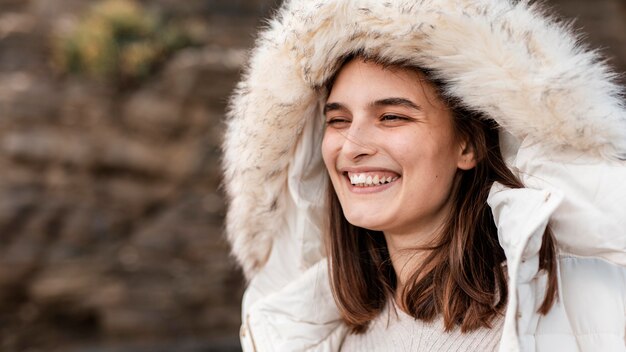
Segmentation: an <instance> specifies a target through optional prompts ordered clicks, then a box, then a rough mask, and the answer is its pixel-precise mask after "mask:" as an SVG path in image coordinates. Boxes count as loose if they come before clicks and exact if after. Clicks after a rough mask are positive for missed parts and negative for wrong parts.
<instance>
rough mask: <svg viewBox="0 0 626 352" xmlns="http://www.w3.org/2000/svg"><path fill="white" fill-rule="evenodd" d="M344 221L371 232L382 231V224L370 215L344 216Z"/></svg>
mask: <svg viewBox="0 0 626 352" xmlns="http://www.w3.org/2000/svg"><path fill="white" fill-rule="evenodd" d="M345 217H346V220H348V222H349V223H350V224H352V225H354V226H358V227H361V228H364V229H367V230H372V231H383V227H384V226H383V225H382V224H383V222H382V221H381V220H380V219H377V218H375V217H372V215H371V213H370V214H362V213H360V212H359V214H346V215H345Z"/></svg>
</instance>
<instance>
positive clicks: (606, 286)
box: [534, 255, 626, 351]
mask: <svg viewBox="0 0 626 352" xmlns="http://www.w3.org/2000/svg"><path fill="white" fill-rule="evenodd" d="M559 274H560V287H559V298H558V300H557V302H556V303H555V305H554V307H553V308H552V309H551V310H550V312H548V314H547V315H545V316H540V318H539V320H538V324H537V331H536V333H535V334H534V337H535V340H536V346H537V347H538V350H581V351H623V350H624V344H625V335H624V334H625V332H626V267H624V266H620V265H617V264H614V263H611V262H609V261H607V260H604V259H601V258H592V257H579V256H571V255H562V256H561V257H560V258H559ZM539 347H541V348H539ZM570 348H571V349H570Z"/></svg>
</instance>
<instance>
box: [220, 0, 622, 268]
mask: <svg viewBox="0 0 626 352" xmlns="http://www.w3.org/2000/svg"><path fill="white" fill-rule="evenodd" d="M359 50H360V51H363V52H364V53H365V54H366V55H372V56H375V57H381V58H383V59H384V60H387V61H389V62H399V61H402V62H408V63H411V64H415V65H416V66H420V67H424V68H427V69H430V70H432V71H433V72H434V74H435V75H437V77H438V78H441V79H442V80H444V81H445V82H447V83H448V84H449V87H448V91H447V92H446V93H447V94H450V95H451V96H455V97H458V98H460V99H461V100H462V101H463V102H464V104H466V105H467V106H468V107H470V108H472V109H476V110H479V111H482V112H484V113H486V115H487V116H489V117H490V118H493V119H494V120H495V121H497V122H498V123H499V124H500V125H501V126H502V127H504V128H505V129H506V130H507V131H508V132H510V133H511V134H512V135H513V136H515V137H517V138H518V139H520V140H522V139H524V138H528V139H529V140H533V141H537V142H539V143H541V144H543V145H545V146H546V147H548V148H556V149H559V148H563V147H567V148H574V149H576V150H580V151H584V152H586V153H594V154H600V155H603V156H605V157H616V156H617V157H619V156H622V157H623V156H624V155H626V113H625V109H624V106H623V102H622V99H621V96H620V88H619V87H618V86H617V85H616V84H615V83H614V82H613V81H612V79H613V74H612V73H611V71H610V70H609V69H608V68H607V66H606V65H605V64H604V63H602V62H601V60H600V59H599V56H598V55H597V54H596V53H595V52H592V51H587V50H586V49H585V48H583V47H581V45H580V44H579V43H578V42H577V39H576V37H574V36H572V35H571V34H570V33H569V31H568V29H567V28H564V26H563V25H561V24H558V23H557V22H556V21H554V20H552V19H550V18H547V17H546V16H545V15H544V14H542V13H541V11H540V10H539V9H538V8H537V7H536V6H532V5H529V4H528V3H527V1H520V2H517V1H516V2H513V1H508V0H421V1H418V0H412V1H402V0H394V1H391V0H386V1H381V0H327V1H322V0H293V1H287V2H286V3H285V4H284V5H283V7H282V8H281V9H280V11H279V12H278V13H277V16H276V17H275V18H274V19H273V20H271V21H270V23H269V28H267V29H266V30H265V31H263V32H262V33H261V34H260V37H259V39H258V40H257V45H256V48H255V49H254V51H253V52H252V57H251V60H250V63H249V66H248V69H247V71H246V73H245V75H244V77H243V79H242V81H241V82H240V83H239V85H238V86H237V88H236V90H235V93H234V95H233V97H232V100H231V102H230V108H229V111H228V113H227V132H226V137H225V142H224V169H225V184H226V191H227V195H228V198H229V201H230V205H229V211H228V215H227V220H226V221H227V233H228V239H229V240H230V242H231V244H232V246H233V253H234V254H235V256H236V257H237V259H238V261H239V263H240V264H241V265H242V266H243V268H244V272H245V274H246V276H247V277H251V276H252V275H253V274H254V273H255V272H256V271H258V270H259V269H260V268H261V267H262V266H263V264H264V262H265V260H266V258H267V257H268V255H269V252H270V250H271V245H272V236H273V234H275V233H277V231H278V229H277V226H279V225H278V224H277V222H276V219H279V218H280V217H281V214H283V213H284V210H285V209H284V207H285V205H284V204H282V203H281V202H280V200H279V195H280V194H281V192H284V190H285V187H286V175H287V169H288V165H289V164H290V159H291V158H292V156H293V153H294V146H295V145H296V143H297V141H298V138H299V136H300V134H301V131H302V128H303V126H304V122H305V121H306V119H310V118H321V112H320V110H319V92H320V89H319V87H321V86H322V85H323V84H324V82H325V81H326V80H327V79H329V77H331V76H332V75H333V74H334V72H335V71H336V69H337V66H338V63H339V62H340V60H341V58H342V57H344V56H345V55H346V54H349V53H351V52H355V51H359ZM261 181H262V182H261Z"/></svg>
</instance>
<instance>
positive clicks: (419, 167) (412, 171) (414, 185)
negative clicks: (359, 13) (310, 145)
mask: <svg viewBox="0 0 626 352" xmlns="http://www.w3.org/2000/svg"><path fill="white" fill-rule="evenodd" d="M324 111H325V116H326V127H325V128H326V130H325V133H324V140H323V142H322V154H323V158H324V163H325V164H326V168H327V169H328V173H329V174H330V179H331V181H332V184H333V186H334V188H335V191H336V193H337V196H338V198H339V201H340V203H341V207H342V209H343V212H344V215H345V217H346V219H347V220H348V221H349V222H350V223H351V224H353V225H356V226H359V227H363V228H367V229H371V230H378V231H384V232H385V234H388V233H392V234H393V233H396V234H405V233H414V232H422V231H431V230H432V231H435V230H436V229H437V228H438V227H439V226H440V225H441V224H442V222H443V221H444V219H445V217H446V216H447V214H448V212H449V207H450V194H451V190H452V187H453V184H454V179H455V174H456V172H457V169H459V168H461V169H470V168H472V167H473V166H474V160H473V154H472V153H471V151H470V152H468V151H467V150H466V148H465V143H464V142H462V141H460V140H459V138H457V137H456V135H455V132H454V128H453V119H452V116H451V113H450V110H449V109H448V108H447V107H446V106H445V104H444V103H443V102H442V101H441V99H440V98H439V97H438V95H437V94H436V91H435V89H434V87H433V86H432V85H431V84H430V83H429V82H427V81H425V79H424V77H423V75H422V74H420V73H418V72H416V71H413V70H409V69H403V68H383V67H382V66H380V65H378V64H375V63H371V62H364V61H363V60H362V59H355V60H352V61H350V62H349V63H347V64H346V65H345V66H344V67H343V68H342V69H341V71H340V72H339V74H338V76H337V78H336V80H335V82H334V85H333V87H332V90H331V92H330V95H329V97H328V100H327V103H326V105H325V107H324Z"/></svg>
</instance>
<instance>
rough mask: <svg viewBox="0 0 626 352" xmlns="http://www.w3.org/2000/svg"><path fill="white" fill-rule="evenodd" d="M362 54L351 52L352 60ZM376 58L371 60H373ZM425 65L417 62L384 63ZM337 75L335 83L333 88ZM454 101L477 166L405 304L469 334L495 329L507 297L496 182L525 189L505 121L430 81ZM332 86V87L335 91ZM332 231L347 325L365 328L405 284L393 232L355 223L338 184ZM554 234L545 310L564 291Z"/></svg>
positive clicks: (544, 250)
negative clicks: (389, 241) (507, 148)
mask: <svg viewBox="0 0 626 352" xmlns="http://www.w3.org/2000/svg"><path fill="white" fill-rule="evenodd" d="M354 57H362V56H361V55H358V56H354V55H353V56H350V57H348V58H346V59H345V60H344V61H343V63H346V62H348V61H350V60H351V59H353V58H354ZM367 60H371V59H367ZM373 61H375V62H377V63H381V64H382V65H384V66H394V67H397V66H400V67H406V68H409V69H413V70H418V71H419V72H421V73H423V74H424V75H425V76H426V77H429V73H428V72H426V71H425V70H422V69H417V68H415V67H412V66H407V65H398V64H397V63H394V64H391V65H390V64H389V63H382V62H380V60H376V59H374V60H373ZM333 81H334V80H330V81H329V83H328V85H327V86H326V87H327V88H331V87H332V84H333ZM430 81H431V83H433V84H434V86H435V87H436V88H437V89H438V90H439V92H440V94H439V95H440V96H441V97H442V98H443V99H444V100H445V102H446V103H447V105H448V106H449V107H450V109H451V112H452V115H453V119H454V128H455V129H456V132H457V133H458V134H459V135H460V136H461V137H463V138H465V139H466V140H467V141H468V143H469V144H471V145H472V146H473V148H474V151H475V155H476V160H477V165H476V167H474V168H472V169H471V170H467V171H462V170H459V171H458V175H457V182H456V184H455V186H454V189H453V190H452V194H451V197H452V199H453V205H452V209H451V211H450V214H449V215H448V221H446V223H445V225H444V228H443V229H442V231H441V233H440V234H439V236H438V237H437V240H436V243H434V244H432V246H430V247H428V248H420V249H423V250H426V251H427V253H428V255H427V256H425V259H424V260H423V262H422V264H421V266H420V267H419V268H418V269H417V270H416V271H415V272H414V273H413V275H412V277H411V278H410V279H409V281H408V283H407V284H406V286H405V288H404V290H403V291H402V292H400V293H401V298H402V300H403V305H404V307H405V308H406V309H407V310H408V313H409V314H410V315H412V316H413V317H415V318H417V319H420V320H423V321H432V320H433V319H434V318H436V317H437V316H439V315H440V314H441V315H442V317H443V321H444V326H445V329H446V331H449V330H451V329H453V328H454V327H455V326H460V328H461V330H462V331H463V332H467V331H471V330H474V329H477V328H479V327H487V328H489V327H490V323H491V321H492V320H493V318H494V317H496V315H498V314H501V312H502V310H503V308H504V306H505V305H506V301H507V296H508V295H507V285H506V277H505V270H506V268H505V267H503V265H504V264H505V261H506V257H505V254H504V250H503V249H502V247H500V245H499V242H498V234H497V228H496V225H495V223H494V220H493V216H492V214H491V210H490V208H489V206H488V205H487V196H488V194H489V190H490V188H491V185H492V184H493V182H499V183H501V184H503V185H504V186H507V187H510V188H522V187H524V185H523V184H522V182H521V181H520V180H519V179H518V178H517V177H516V176H515V175H514V174H513V173H512V172H511V170H509V168H508V167H507V166H506V164H505V163H504V160H503V158H502V154H501V152H500V146H499V138H498V129H499V126H498V125H497V124H496V123H495V122H494V121H492V120H490V119H488V118H486V117H485V116H483V115H482V114H481V113H479V112H475V111H471V110H469V109H466V108H464V107H463V106H462V104H461V103H460V101H459V100H456V99H446V98H444V96H443V94H441V92H443V84H442V83H441V82H438V81H436V80H433V79H430ZM327 91H328V92H330V89H328V90H327ZM328 202H329V220H330V223H329V225H330V228H329V230H330V231H329V237H328V239H327V240H328V241H327V247H328V256H329V263H330V266H329V267H330V268H329V270H330V276H331V281H332V289H333V294H334V297H335V300H336V302H337V304H338V307H339V310H340V312H341V315H342V317H343V320H344V321H345V323H346V324H347V325H348V326H349V327H350V328H351V329H352V331H353V332H357V333H358V332H363V331H365V329H366V328H367V325H368V323H369V322H370V321H371V320H372V319H374V318H375V317H376V316H377V315H378V314H379V313H380V312H381V310H382V309H383V307H384V306H385V304H386V303H387V301H388V299H389V297H393V293H394V291H395V287H396V284H397V278H396V273H395V271H394V269H393V266H392V264H391V259H390V257H389V252H388V249H387V245H386V241H385V237H384V235H383V233H382V232H379V231H371V230H368V229H364V228H360V227H357V226H354V225H352V224H350V223H349V222H348V221H347V220H346V218H345V216H344V215H343V211H342V208H341V204H340V203H339V200H338V198H337V195H336V193H335V191H334V189H333V187H332V185H331V186H329V187H328ZM555 257H556V255H555V246H554V239H553V237H552V234H551V231H550V229H549V228H546V230H545V233H544V235H543V243H542V246H541V249H540V253H539V258H540V264H539V267H540V269H542V270H545V271H546V272H547V274H548V287H547V293H546V296H545V298H544V301H543V303H542V305H541V307H540V309H539V312H540V313H542V314H546V313H547V312H548V310H549V309H550V308H551V306H552V304H553V303H554V300H555V297H556V290H557V278H556V258H555Z"/></svg>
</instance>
